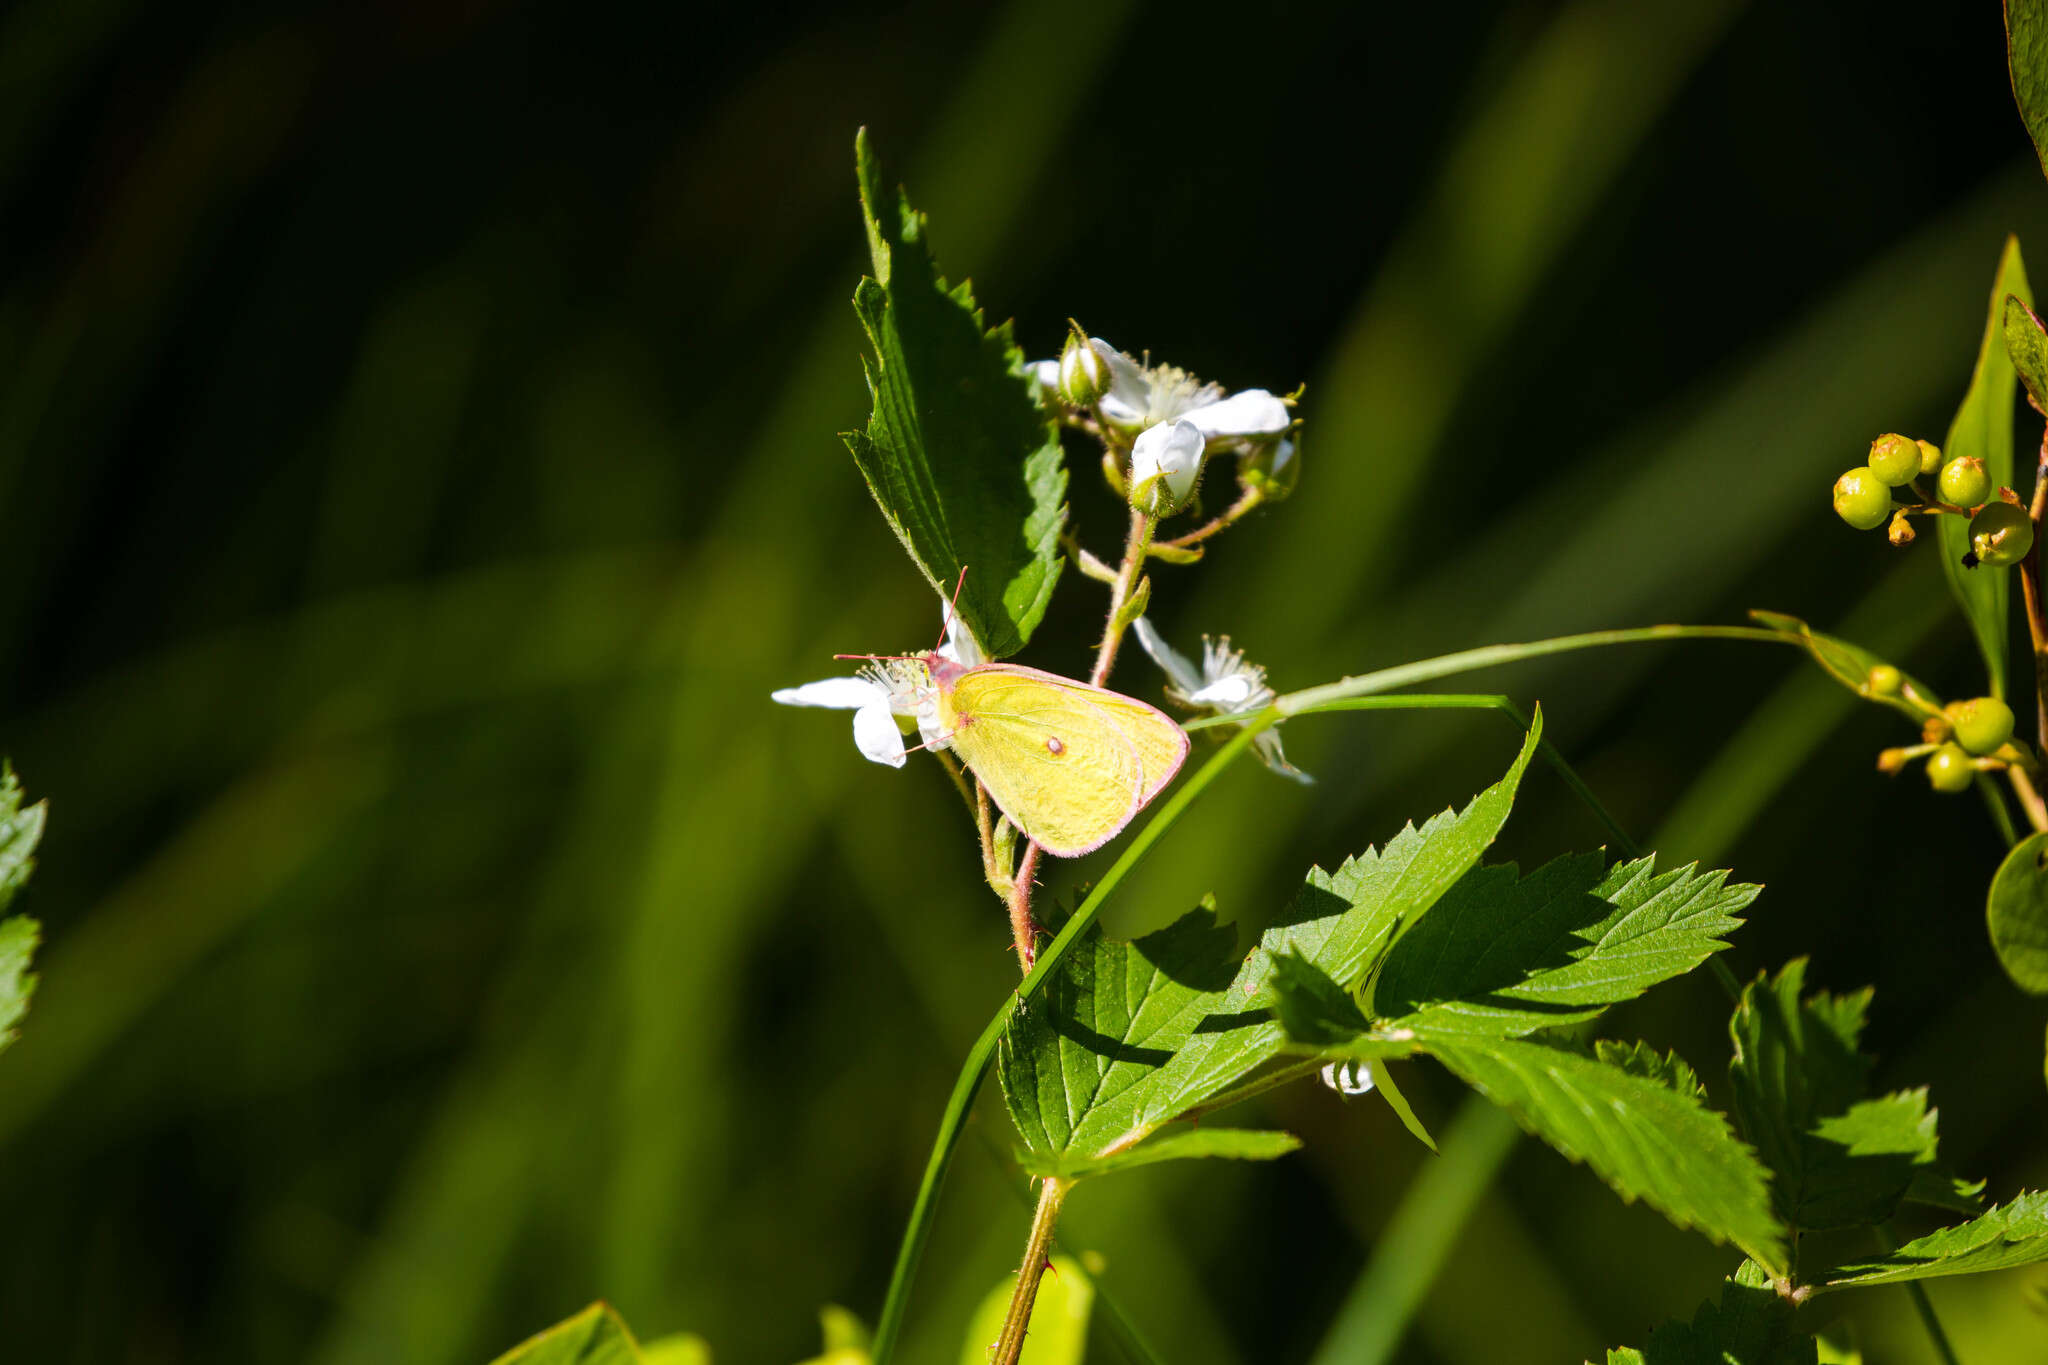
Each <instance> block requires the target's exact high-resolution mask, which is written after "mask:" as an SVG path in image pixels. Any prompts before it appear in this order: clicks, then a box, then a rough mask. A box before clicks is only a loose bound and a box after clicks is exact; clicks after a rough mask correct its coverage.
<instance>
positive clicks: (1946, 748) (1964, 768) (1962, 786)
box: [1927, 744, 1977, 792]
mask: <svg viewBox="0 0 2048 1365" xmlns="http://www.w3.org/2000/svg"><path fill="white" fill-rule="evenodd" d="M1976 776H1977V769H1976V766H1975V765H1974V764H1972V763H1971V762H1970V756H1969V755H1968V754H1966V753H1964V752H1963V749H1962V746H1961V745H1959V744H1944V745H1942V746H1941V747H1940V748H1939V749H1936V750H1935V751H1934V752H1933V753H1931V754H1929V755H1928V756H1927V782H1928V785H1929V786H1931V787H1933V788H1934V789H1935V790H1936V791H1938V792H1962V791H1968V790H1969V789H1970V783H1971V781H1972V780H1973V779H1975V777H1976Z"/></svg>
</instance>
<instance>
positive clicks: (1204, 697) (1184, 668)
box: [1131, 616, 1315, 782]
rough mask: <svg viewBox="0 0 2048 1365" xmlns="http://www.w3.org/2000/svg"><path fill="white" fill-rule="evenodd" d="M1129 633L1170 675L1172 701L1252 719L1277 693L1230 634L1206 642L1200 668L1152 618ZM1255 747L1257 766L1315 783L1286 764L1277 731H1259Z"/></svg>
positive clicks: (1140, 620)
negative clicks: (1170, 641) (1233, 644)
mask: <svg viewBox="0 0 2048 1365" xmlns="http://www.w3.org/2000/svg"><path fill="white" fill-rule="evenodd" d="M1131 629H1132V630H1133V631H1134V632H1135V633H1136V634H1137V637H1138V644H1139V646H1140V647H1141V648H1143V649H1144V651H1145V652H1146V653H1147V654H1149V655H1151V656H1152V662H1153V663H1155V664H1158V665H1159V669H1160V671H1161V672H1162V673H1164V674H1166V696H1167V699H1168V700H1169V701H1172V702H1175V703H1177V704H1179V705H1181V706H1185V707H1188V708H1189V709H1191V710H1196V711H1208V712H1210V713H1211V714H1213V715H1218V716H1249V715H1251V714H1253V713H1255V712H1258V711H1263V710H1265V709H1266V708H1267V707H1268V706H1270V705H1272V703H1273V697H1274V692H1273V688H1272V685H1271V684H1269V683H1268V682H1267V681H1266V670H1265V669H1263V668H1261V667H1260V666H1259V665H1257V664H1255V663H1253V662H1251V660H1249V659H1247V658H1245V657H1244V652H1243V651H1242V650H1236V649H1232V648H1231V647H1230V637H1229V636H1228V635H1225V636H1221V637H1219V638H1217V639H1213V640H1212V639H1210V638H1209V637H1208V636H1206V635H1204V636H1203V637H1202V666H1201V667H1200V668H1197V667H1195V665H1194V663H1193V662H1192V661H1191V660H1190V659H1188V658H1187V656H1186V655H1184V654H1182V653H1180V652H1179V651H1178V650H1176V649H1175V648H1174V647H1173V646H1172V645H1169V644H1168V643H1166V640H1165V638H1164V637H1162V636H1161V635H1160V634H1159V631H1158V630H1157V629H1156V628H1154V626H1153V625H1152V621H1151V618H1150V617H1145V616H1140V617H1139V618H1138V619H1137V620H1136V621H1134V622H1132V623H1131ZM1252 747H1253V748H1255V749H1257V750H1258V751H1259V761H1260V762H1261V763H1264V764H1265V765H1266V766H1267V767H1268V768H1271V769H1272V770H1273V771H1274V772H1276V773H1279V774H1280V775H1281V776H1282V777H1291V778H1293V779H1294V780H1295V781H1296V782H1313V781H1314V780H1315V779H1314V778H1312V777H1310V776H1309V775H1308V774H1307V773H1305V772H1303V771H1302V770H1301V769H1299V768H1297V767H1295V766H1294V765H1293V764H1292V763H1289V762H1288V761H1287V755H1286V753H1285V752H1283V751H1282V749H1281V747H1280V732H1279V731H1278V730H1277V729H1273V728H1270V727H1269V728H1267V729H1265V730H1261V731H1260V732H1259V735H1258V738H1256V739H1254V740H1253V741H1252Z"/></svg>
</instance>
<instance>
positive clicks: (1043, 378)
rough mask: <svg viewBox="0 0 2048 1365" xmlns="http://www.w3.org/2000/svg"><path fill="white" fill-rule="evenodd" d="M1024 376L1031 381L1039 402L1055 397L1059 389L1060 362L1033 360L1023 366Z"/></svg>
mask: <svg viewBox="0 0 2048 1365" xmlns="http://www.w3.org/2000/svg"><path fill="white" fill-rule="evenodd" d="M1024 377H1025V378H1026V379H1028V380H1030V381H1031V387H1032V389H1033V390H1034V391H1035V393H1036V396H1037V397H1038V399H1039V401H1040V402H1044V401H1045V400H1047V399H1049V398H1054V397H1057V396H1058V394H1059V391H1060V363H1059V361H1057V360H1034V361H1032V362H1030V363H1029V364H1027V365H1026V366H1025V367H1024Z"/></svg>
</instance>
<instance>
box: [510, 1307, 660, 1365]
mask: <svg viewBox="0 0 2048 1365" xmlns="http://www.w3.org/2000/svg"><path fill="white" fill-rule="evenodd" d="M492 1365H640V1347H639V1345H638V1343H636V1342H635V1341H634V1340H633V1334H632V1333H631V1332H629V1331H628V1330H626V1324H625V1323H624V1322H623V1321H622V1320H621V1319H620V1318H619V1315H618V1314H617V1313H615V1312H613V1311H612V1307H611V1305H610V1304H606V1303H593V1304H591V1305H590V1307H588V1308H586V1309H584V1310H583V1311H582V1312H580V1313H578V1314H577V1315H576V1316H575V1317H573V1318H570V1319H568V1320H567V1321H566V1322H559V1323H557V1324H555V1325H554V1326H553V1327H550V1328H548V1329H547V1330H546V1331H545V1332H542V1333H540V1334H539V1335H538V1336H535V1337H531V1338H529V1339H527V1340H526V1341H524V1342H522V1343H520V1344H519V1345H517V1346H514V1347H513V1348H512V1349H511V1350H509V1351H507V1352H505V1354H503V1355H501V1356H499V1357H498V1358H497V1359H496V1360H495V1361H493V1362H492Z"/></svg>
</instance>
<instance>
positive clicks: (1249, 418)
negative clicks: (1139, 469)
mask: <svg viewBox="0 0 2048 1365" xmlns="http://www.w3.org/2000/svg"><path fill="white" fill-rule="evenodd" d="M1184 416H1185V420H1187V421H1190V422H1193V423H1194V424H1195V425H1196V426H1198V427H1200V428H1201V429H1202V434H1203V435H1204V436H1207V437H1210V438H1212V439H1214V438H1216V437H1226V436H1277V435H1279V434H1280V433H1281V432H1283V431H1285V430H1287V428H1288V427H1290V426H1292V425H1294V417H1293V415H1292V414H1291V413H1289V412H1288V411H1287V405H1286V404H1285V403H1283V402H1281V401H1280V400H1279V399H1277V398H1275V397H1274V396H1273V395H1272V394H1270V393H1267V392H1266V391H1265V390H1264V389H1246V390H1245V391H1244V392H1243V393H1233V394H1232V395H1230V397H1228V398H1226V399H1224V400H1223V401H1222V402H1220V403H1211V404H1209V405H1208V406H1206V407H1200V408H1195V409H1193V410H1191V411H1189V412H1188V413H1186V414H1185V415H1184Z"/></svg>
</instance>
